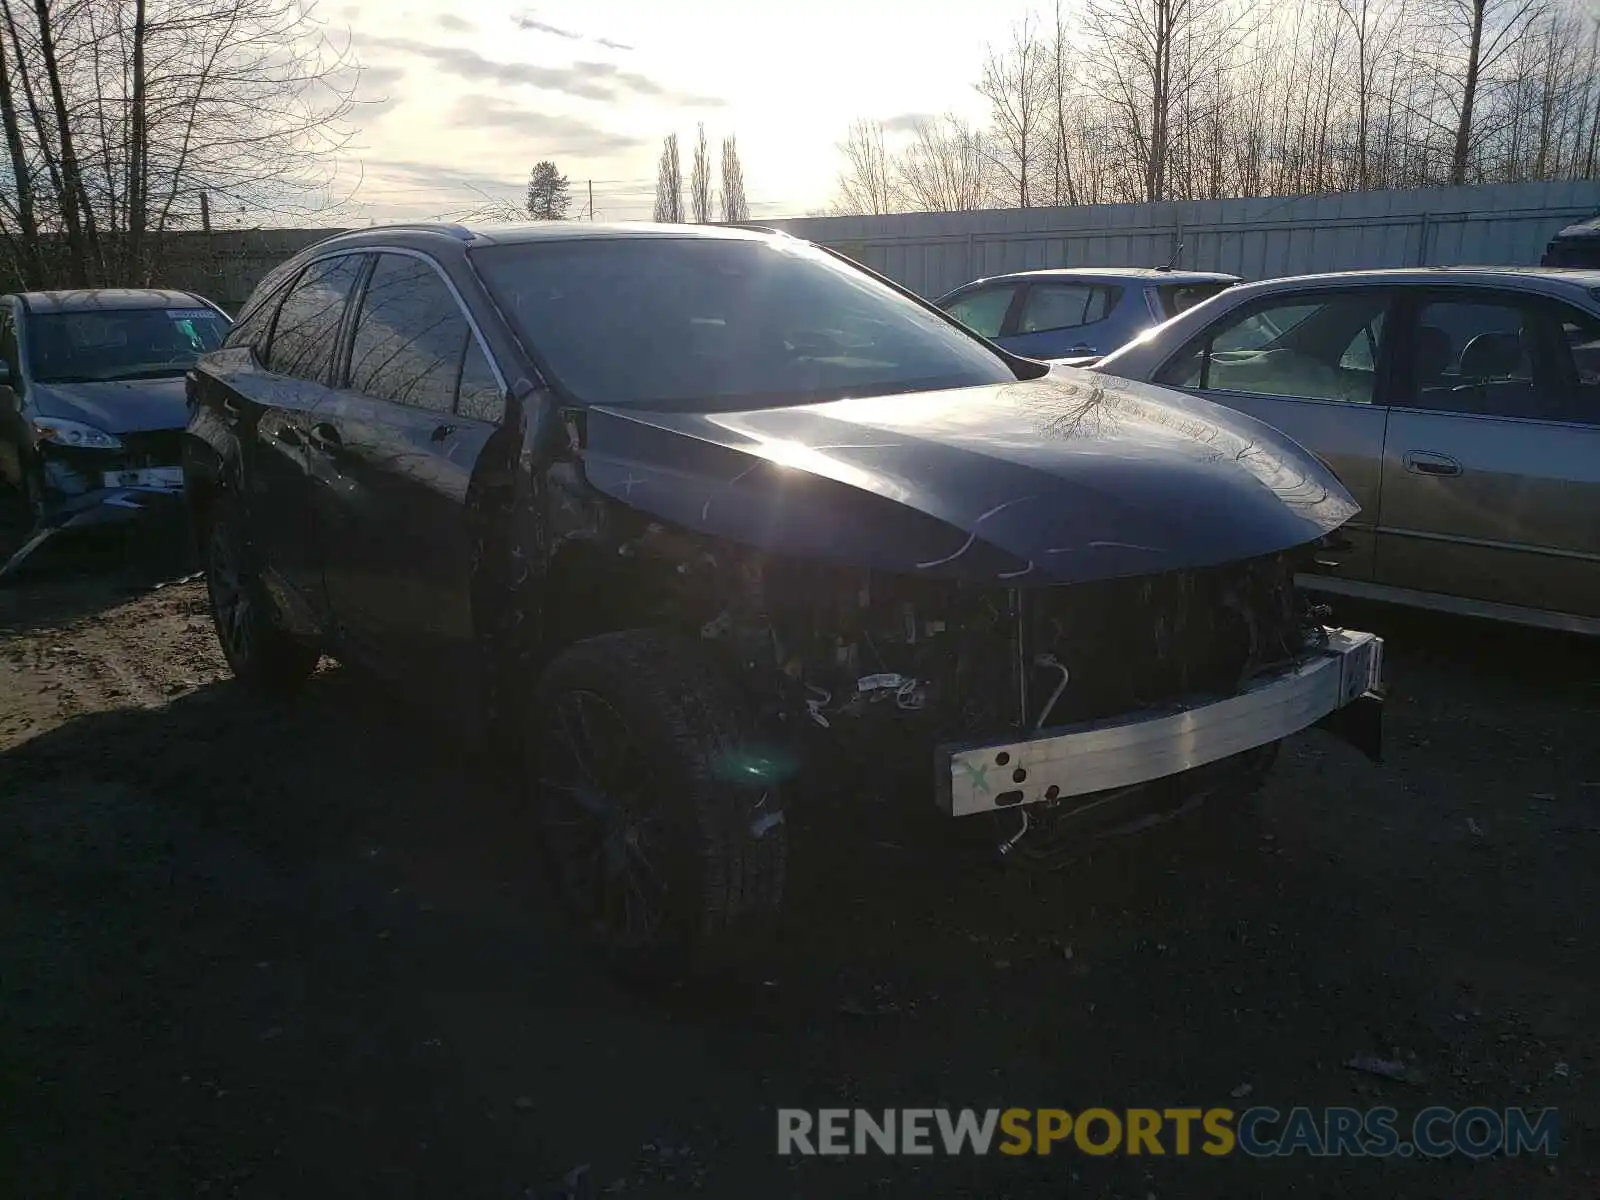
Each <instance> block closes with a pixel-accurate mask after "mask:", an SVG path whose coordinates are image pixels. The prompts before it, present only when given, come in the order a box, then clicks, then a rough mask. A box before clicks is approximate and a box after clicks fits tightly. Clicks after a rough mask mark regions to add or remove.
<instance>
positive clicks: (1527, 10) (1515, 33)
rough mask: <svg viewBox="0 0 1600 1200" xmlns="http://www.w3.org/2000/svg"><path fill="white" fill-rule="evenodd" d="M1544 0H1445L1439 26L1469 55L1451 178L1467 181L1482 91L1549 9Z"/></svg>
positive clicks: (1463, 76) (1454, 47) (1456, 47)
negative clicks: (1502, 61)
mask: <svg viewBox="0 0 1600 1200" xmlns="http://www.w3.org/2000/svg"><path fill="white" fill-rule="evenodd" d="M1544 4H1545V0H1442V3H1441V4H1440V6H1439V10H1438V13H1437V20H1438V21H1439V27H1440V28H1441V30H1443V31H1444V33H1445V34H1446V36H1447V37H1448V38H1449V45H1450V48H1451V50H1452V51H1458V52H1460V53H1462V54H1464V55H1465V58H1464V60H1463V62H1462V66H1461V68H1460V74H1459V76H1458V78H1459V80H1460V85H1459V86H1460V93H1459V99H1458V100H1457V102H1456V106H1455V107H1456V130H1455V144H1454V147H1453V149H1452V152H1451V158H1450V182H1451V183H1455V184H1460V183H1465V182H1466V179H1467V166H1468V163H1469V161H1470V159H1471V156H1472V146H1473V133H1474V129H1473V122H1474V120H1475V118H1476V116H1477V111H1478V98H1479V92H1480V90H1481V89H1482V88H1483V87H1484V86H1485V84H1487V83H1489V82H1490V81H1491V80H1492V79H1493V78H1494V71H1495V68H1496V66H1497V65H1499V63H1500V61H1501V60H1502V59H1503V58H1504V57H1505V56H1506V54H1507V53H1509V52H1510V51H1511V50H1512V49H1513V48H1514V47H1516V46H1517V45H1518V43H1520V42H1521V41H1522V40H1523V39H1524V38H1525V37H1527V36H1528V33H1529V31H1530V30H1531V29H1532V27H1533V25H1534V23H1535V22H1536V21H1537V20H1538V19H1539V17H1540V16H1542V15H1543V13H1544V12H1545V7H1544Z"/></svg>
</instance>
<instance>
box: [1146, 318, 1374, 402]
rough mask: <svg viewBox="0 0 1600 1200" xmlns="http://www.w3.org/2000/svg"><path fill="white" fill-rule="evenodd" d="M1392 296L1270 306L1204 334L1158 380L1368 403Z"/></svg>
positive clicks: (1174, 384)
mask: <svg viewBox="0 0 1600 1200" xmlns="http://www.w3.org/2000/svg"><path fill="white" fill-rule="evenodd" d="M1388 304H1389V300H1388V297H1387V296H1385V295H1382V294H1376V293H1359V294H1355V295H1350V294H1344V295H1334V296H1327V297H1324V298H1318V299H1317V300H1315V301H1310V302H1308V301H1307V300H1306V299H1304V298H1296V299H1295V300H1294V301H1292V302H1289V303H1281V304H1268V305H1266V306H1262V307H1256V308H1252V309H1250V310H1248V311H1246V312H1244V313H1237V314H1232V315H1230V316H1228V317H1225V318H1223V319H1222V320H1221V321H1219V322H1218V323H1217V324H1216V325H1214V326H1212V327H1211V328H1210V329H1208V330H1206V331H1205V332H1204V333H1202V334H1201V335H1200V336H1199V337H1198V338H1196V339H1195V340H1194V341H1192V342H1191V343H1190V344H1189V345H1188V346H1186V347H1184V349H1183V350H1182V351H1181V352H1180V353H1179V354H1178V356H1177V357H1176V358H1174V359H1173V360H1171V361H1170V362H1168V363H1167V364H1166V366H1164V367H1163V368H1162V369H1161V371H1160V372H1159V373H1158V374H1157V375H1156V382H1157V383H1164V384H1166V385H1168V386H1169V387H1180V388H1195V389H1201V390H1211V391H1224V392H1238V393H1241V394H1244V395H1253V396H1285V397H1292V398H1296V399H1308V400H1337V401H1340V402H1343V403H1346V404H1371V403H1372V402H1373V400H1374V397H1375V395H1376V392H1377V369H1376V368H1377V361H1378V345H1379V340H1380V338H1381V337H1382V335H1383V316H1384V313H1385V311H1386V310H1387V308H1388Z"/></svg>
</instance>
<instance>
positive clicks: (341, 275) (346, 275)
mask: <svg viewBox="0 0 1600 1200" xmlns="http://www.w3.org/2000/svg"><path fill="white" fill-rule="evenodd" d="M362 262H363V256H362V255H359V254H345V255H341V256H340V257H338V258H328V259H323V260H321V261H320V262H314V263H312V264H311V265H310V266H309V267H307V268H306V269H305V270H304V271H303V272H302V273H301V275H300V278H299V279H298V280H297V281H296V282H295V284H294V286H293V287H292V288H290V289H289V294H288V295H287V296H285V297H284V300H283V307H282V308H280V309H279V310H278V319H277V320H276V321H275V322H274V323H273V326H272V342H271V344H270V345H269V346H268V347H267V361H266V366H267V369H268V370H269V371H272V372H274V373H276V374H278V375H288V376H292V377H293V378H295V379H312V380H321V379H323V378H324V377H325V375H326V373H327V369H328V363H329V360H330V358H331V356H332V353H333V345H334V342H335V341H337V340H338V336H339V322H340V321H341V320H342V319H343V318H344V306H345V300H346V299H347V298H348V296H349V295H350V288H351V287H352V286H353V285H354V284H355V281H356V279H357V277H358V276H359V275H360V274H361V265H362Z"/></svg>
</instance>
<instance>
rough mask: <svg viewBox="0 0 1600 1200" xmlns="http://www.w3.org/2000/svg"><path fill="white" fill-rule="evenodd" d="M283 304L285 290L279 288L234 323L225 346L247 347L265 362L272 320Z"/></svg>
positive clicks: (224, 341)
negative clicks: (279, 306)
mask: <svg viewBox="0 0 1600 1200" xmlns="http://www.w3.org/2000/svg"><path fill="white" fill-rule="evenodd" d="M282 302H283V289H282V288H279V289H278V290H277V291H276V292H274V293H273V294H272V295H270V296H268V297H267V298H266V300H264V301H263V302H262V303H260V304H258V305H256V306H255V308H253V309H251V310H250V312H249V313H248V314H247V315H246V316H244V317H243V318H241V319H240V320H239V321H237V322H235V323H234V326H233V328H232V329H230V330H229V331H228V336H227V337H226V338H225V339H223V343H222V344H223V346H225V347H226V348H228V349H230V350H232V349H236V348H238V347H241V346H242V347H247V348H249V349H250V350H252V351H254V352H255V356H256V358H257V359H260V360H262V361H265V359H266V356H267V338H268V337H270V336H271V334H272V318H273V315H274V314H275V313H276V312H277V311H278V305H279V304H281V303H282Z"/></svg>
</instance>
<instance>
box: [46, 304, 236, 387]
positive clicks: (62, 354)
mask: <svg viewBox="0 0 1600 1200" xmlns="http://www.w3.org/2000/svg"><path fill="white" fill-rule="evenodd" d="M227 332H228V318H227V317H225V316H223V315H222V314H221V313H219V312H217V311H216V310H215V309H212V308H205V307H203V306H193V307H188V308H128V309H93V310H90V311H83V312H54V313H49V312H47V313H34V314H32V316H31V317H30V318H29V320H28V326H27V336H28V365H29V367H30V369H31V373H32V375H33V378H34V379H35V380H36V381H37V382H39V383H103V382H108V381H111V380H118V379H159V378H162V377H163V376H172V375H182V374H183V373H184V372H185V371H187V370H188V369H189V368H190V367H192V366H194V363H195V360H196V359H197V358H199V357H200V356H201V355H202V354H204V353H206V352H207V351H208V350H215V349H216V348H217V347H218V346H220V345H222V339H223V338H224V337H225V336H226V335H227Z"/></svg>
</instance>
